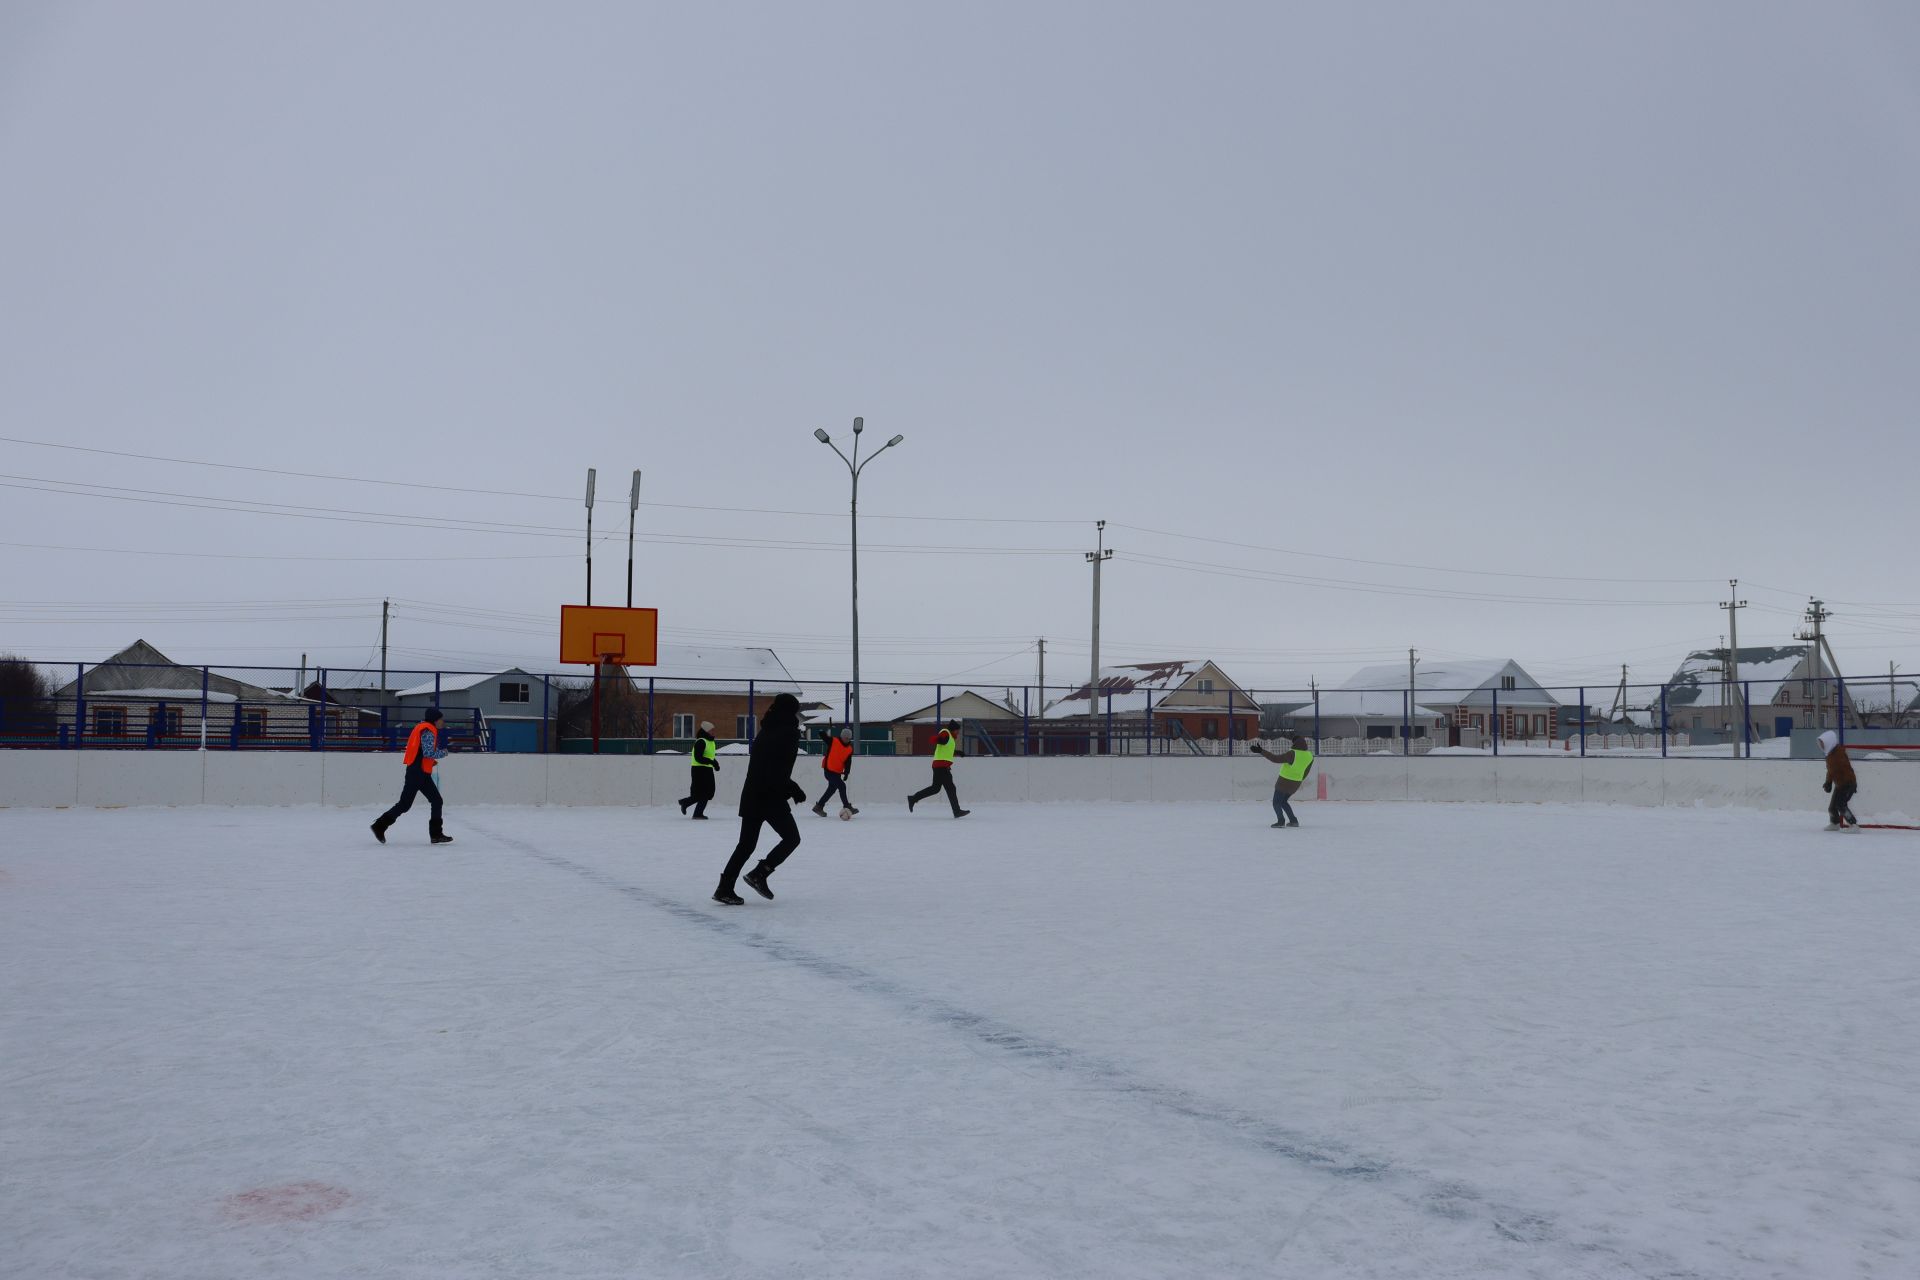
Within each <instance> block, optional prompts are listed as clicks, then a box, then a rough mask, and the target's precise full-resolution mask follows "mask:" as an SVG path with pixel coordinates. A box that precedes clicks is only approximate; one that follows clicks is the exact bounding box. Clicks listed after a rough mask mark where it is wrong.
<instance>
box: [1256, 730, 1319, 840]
mask: <svg viewBox="0 0 1920 1280" xmlns="http://www.w3.org/2000/svg"><path fill="white" fill-rule="evenodd" d="M1253 753H1254V754H1255V755H1258V756H1265V757H1266V758H1267V759H1269V760H1271V761H1273V762H1274V763H1275V764H1277V765H1279V766H1280V776H1279V777H1277V778H1275V779H1274V780H1273V816H1274V817H1275V818H1277V819H1278V821H1277V822H1275V823H1274V824H1273V825H1274V826H1276V827H1297V826H1299V825H1300V819H1299V818H1297V817H1295V816H1294V813H1293V806H1292V805H1291V804H1288V803H1287V802H1288V801H1289V800H1291V799H1292V798H1293V793H1294V792H1296V791H1298V790H1299V789H1300V784H1301V783H1303V782H1305V781H1306V780H1307V770H1309V769H1311V768H1313V752H1311V751H1309V750H1307V740H1306V739H1305V738H1298V737H1296V738H1295V739H1294V740H1293V750H1291V751H1289V752H1287V754H1285V755H1283V756H1279V755H1275V754H1274V753H1273V752H1271V751H1269V750H1267V749H1266V748H1265V747H1263V746H1261V745H1260V744H1259V743H1257V742H1256V743H1254V744H1253Z"/></svg>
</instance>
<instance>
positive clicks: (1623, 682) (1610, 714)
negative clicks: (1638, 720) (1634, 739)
mask: <svg viewBox="0 0 1920 1280" xmlns="http://www.w3.org/2000/svg"><path fill="white" fill-rule="evenodd" d="M1629 710H1631V708H1629V707H1628V706H1627V664H1626V663H1624V662H1623V663H1621V664H1620V687H1619V688H1618V689H1615V690H1614V691H1613V705H1612V706H1611V707H1609V708H1607V721H1608V723H1610V724H1618V723H1619V722H1620V718H1621V716H1623V715H1624V714H1625V713H1626V712H1627V711H1629Z"/></svg>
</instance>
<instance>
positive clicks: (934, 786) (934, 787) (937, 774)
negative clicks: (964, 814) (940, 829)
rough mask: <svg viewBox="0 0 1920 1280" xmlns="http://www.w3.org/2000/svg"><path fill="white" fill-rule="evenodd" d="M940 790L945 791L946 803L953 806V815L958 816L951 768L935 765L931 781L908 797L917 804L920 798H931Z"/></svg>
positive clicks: (956, 797)
mask: <svg viewBox="0 0 1920 1280" xmlns="http://www.w3.org/2000/svg"><path fill="white" fill-rule="evenodd" d="M942 791H944V792H946V793H947V803H948V804H950V805H952V806H953V816H954V817H956V818H957V817H959V816H960V797H959V795H958V794H957V793H955V791H954V789H953V770H952V769H942V768H939V767H937V766H936V767H935V768H934V771H933V781H932V782H930V783H928V784H927V785H926V786H925V787H923V788H921V789H920V790H918V791H916V792H914V793H913V795H912V796H911V797H909V798H910V799H911V800H912V802H913V803H914V804H919V803H920V802H921V801H922V800H929V799H932V798H933V797H934V796H937V795H939V794H940V793H941V792H942Z"/></svg>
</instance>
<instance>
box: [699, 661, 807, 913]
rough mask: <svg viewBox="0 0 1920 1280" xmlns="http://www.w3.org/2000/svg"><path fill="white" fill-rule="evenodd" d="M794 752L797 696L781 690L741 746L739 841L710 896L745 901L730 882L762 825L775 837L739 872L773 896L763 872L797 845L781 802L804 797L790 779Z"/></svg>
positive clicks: (796, 747) (729, 903)
mask: <svg viewBox="0 0 1920 1280" xmlns="http://www.w3.org/2000/svg"><path fill="white" fill-rule="evenodd" d="M799 754H800V700H799V699H798V698H796V697H794V696H793V695H792V694H790V693H782V694H779V695H777V696H776V697H775V698H774V700H773V702H772V704H771V705H770V706H768V707H767V714H765V715H764V716H761V717H760V732H759V733H757V734H755V735H754V738H753V746H752V747H750V748H749V749H748V751H747V779H746V781H745V782H743V783H742V784H741V785H740V843H739V844H737V845H735V846H734V849H733V856H732V857H730V858H728V859H727V868H726V870H725V871H722V872H721V873H720V887H719V888H718V889H715V890H714V891H713V900H714V901H715V902H718V903H720V904H722V905H723V906H729V907H737V906H740V905H741V904H742V903H744V902H745V901H746V899H745V898H742V897H741V896H740V895H739V894H738V893H735V892H734V886H735V882H736V881H737V880H739V879H741V878H742V877H741V875H740V868H742V867H744V866H746V865H747V859H748V858H749V857H750V856H752V854H753V850H754V846H755V845H757V844H759V843H760V828H761V827H762V826H768V827H772V828H773V830H774V834H776V835H778V836H779V837H780V843H779V844H777V845H775V846H774V847H773V852H771V853H769V854H768V855H767V856H766V857H764V858H762V859H761V860H760V864H759V865H758V866H756V867H755V868H754V869H753V870H751V871H749V872H747V874H746V876H745V877H744V878H745V880H746V882H747V887H748V888H750V889H752V890H753V891H754V892H755V893H757V894H759V895H760V896H761V897H763V898H771V897H773V890H771V889H769V888H767V877H768V876H770V875H772V874H773V873H774V871H775V870H777V869H778V868H779V866H780V864H781V863H783V862H785V861H786V860H787V859H788V857H790V856H791V855H792V853H793V851H794V850H795V849H798V848H799V847H800V828H799V827H797V826H795V825H794V822H793V811H792V810H791V809H789V808H788V807H787V806H788V804H789V803H792V804H801V803H804V802H805V801H806V798H807V793H806V792H804V791H802V790H801V789H800V785H799V784H798V783H796V782H795V781H794V780H793V762H794V758H795V757H796V756H798V755H799Z"/></svg>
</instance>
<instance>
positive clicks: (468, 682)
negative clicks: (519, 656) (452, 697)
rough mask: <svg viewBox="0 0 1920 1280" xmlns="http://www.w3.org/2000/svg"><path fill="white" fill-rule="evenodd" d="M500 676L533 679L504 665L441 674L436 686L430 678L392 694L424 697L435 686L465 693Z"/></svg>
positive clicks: (402, 696)
mask: <svg viewBox="0 0 1920 1280" xmlns="http://www.w3.org/2000/svg"><path fill="white" fill-rule="evenodd" d="M501 676H527V678H528V679H529V680H531V679H533V677H532V676H530V675H528V674H527V672H526V671H525V670H524V669H523V668H520V667H506V668H504V669H502V670H499V671H487V672H483V673H481V674H479V675H474V674H471V673H469V674H467V675H460V676H453V675H445V676H441V677H440V683H439V685H438V686H436V685H435V684H434V682H433V681H431V680H425V681H422V682H421V683H419V684H416V685H410V686H409V687H407V688H405V689H402V690H400V691H399V692H398V693H395V694H394V695H393V696H394V697H396V698H420V697H425V696H427V695H429V694H431V693H433V691H434V689H435V688H436V687H437V688H438V689H439V691H440V692H441V693H443V694H446V693H465V692H466V691H467V690H468V689H477V688H479V687H480V686H481V685H483V684H485V683H486V682H487V681H489V680H498V679H499V678H500V677H501ZM378 684H379V681H378V680H375V681H374V687H377V686H378Z"/></svg>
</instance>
